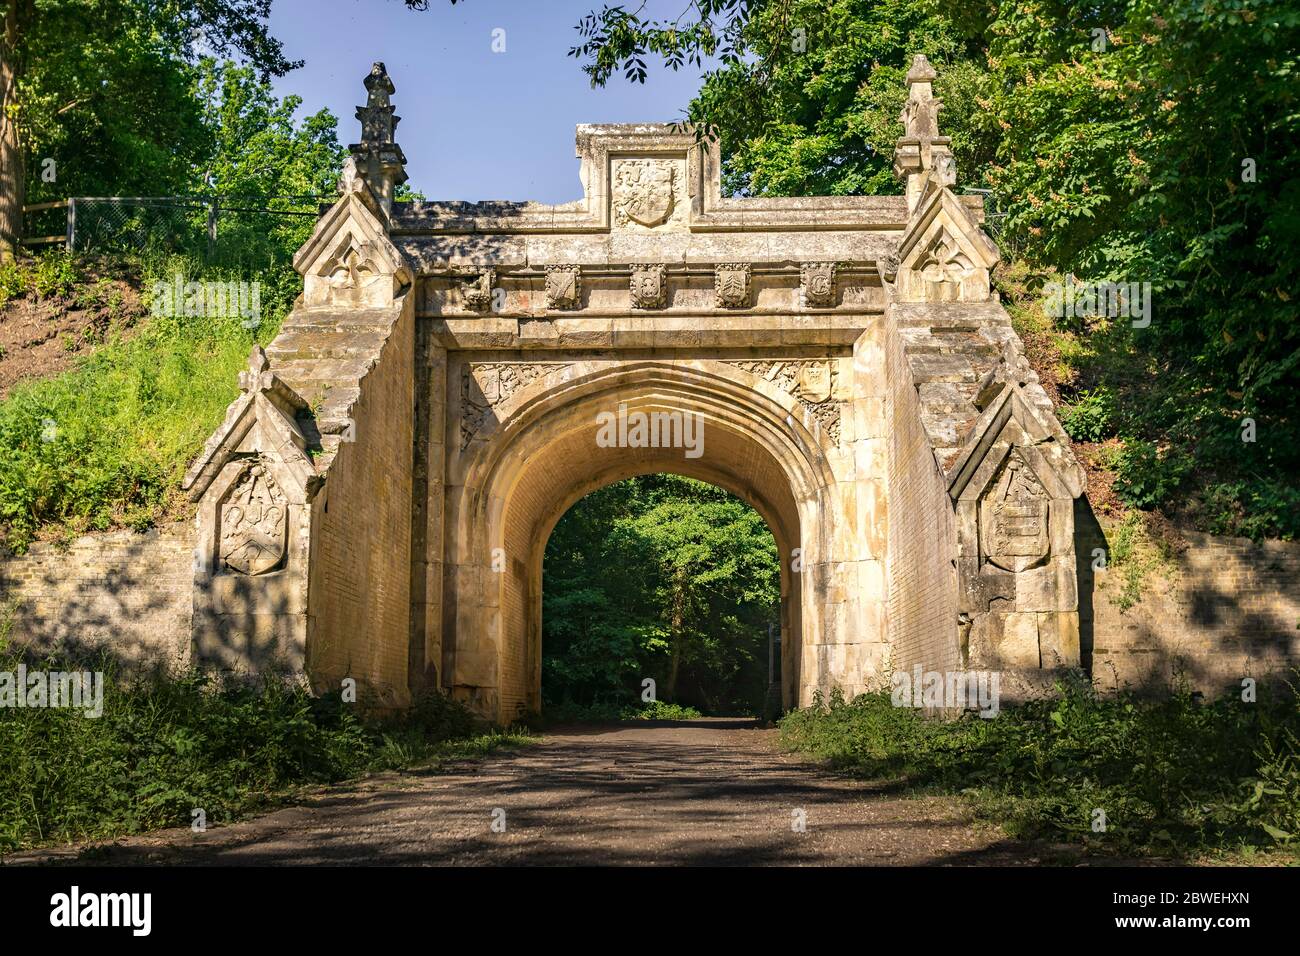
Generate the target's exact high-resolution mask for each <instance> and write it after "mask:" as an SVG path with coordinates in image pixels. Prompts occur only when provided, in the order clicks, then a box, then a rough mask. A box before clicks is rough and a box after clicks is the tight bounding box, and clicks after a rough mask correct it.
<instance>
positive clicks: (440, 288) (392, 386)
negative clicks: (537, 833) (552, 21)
mask: <svg viewBox="0 0 1300 956" xmlns="http://www.w3.org/2000/svg"><path fill="white" fill-rule="evenodd" d="M933 79H934V73H933V71H932V69H931V68H930V65H929V64H928V63H927V62H926V60H925V58H924V57H917V58H916V59H915V61H914V62H913V64H912V67H911V70H910V72H909V73H908V76H907V82H908V84H909V96H908V100H907V105H906V107H905V109H904V111H903V115H902V120H903V124H904V136H903V137H902V138H901V139H900V140H899V141H898V146H897V150H896V153H895V169H896V171H897V173H898V176H899V178H900V180H901V181H902V194H901V195H898V196H883V197H881V196H867V197H810V198H797V199H775V198H732V197H725V196H723V195H722V194H721V191H720V186H719V172H720V165H719V155H718V152H717V149H716V146H715V144H714V143H712V142H710V141H709V140H707V139H698V138H697V137H696V135H695V134H694V133H692V132H690V131H683V130H681V129H678V128H675V127H672V126H666V125H615V126H580V127H579V128H578V131H577V154H578V158H579V160H580V162H581V165H580V175H581V180H582V187H583V195H582V198H581V199H578V200H576V201H574V202H569V203H564V204H561V205H555V206H550V205H541V204H537V203H512V202H485V203H462V202H395V201H394V191H395V187H396V186H397V185H399V184H400V183H402V182H403V181H404V180H405V178H406V174H405V172H404V169H403V166H404V163H405V157H404V156H403V154H402V151H401V148H400V147H399V146H397V145H396V142H395V139H394V130H395V127H396V125H397V121H398V118H397V117H396V116H395V115H394V113H393V109H394V107H393V106H392V103H391V99H390V97H391V96H392V94H393V92H394V88H393V84H392V82H391V80H390V79H389V77H388V75H387V72H386V71H385V69H384V67H383V65H382V64H376V65H375V67H374V69H373V70H372V72H371V74H370V76H369V77H368V78H367V79H366V81H365V83H366V88H367V90H368V93H369V96H368V102H367V105H366V106H364V107H359V108H358V110H357V116H358V118H359V119H360V120H361V125H362V136H361V142H360V143H359V144H356V145H354V146H352V147H351V157H350V159H349V160H348V161H347V165H346V168H345V172H344V175H343V177H342V179H341V181H340V187H339V188H340V192H341V198H340V199H339V200H338V201H337V202H336V203H335V204H334V205H333V206H332V207H331V208H330V209H329V210H328V211H327V212H325V213H324V214H323V215H322V216H321V218H320V220H319V222H318V223H317V225H316V228H315V231H314V233H313V235H312V237H311V238H310V240H309V241H308V242H307V243H306V245H304V246H303V248H302V249H301V250H300V251H299V252H298V254H297V256H296V258H295V266H296V268H297V269H298V271H299V272H300V273H301V274H302V276H303V294H302V296H301V298H300V299H299V300H298V302H297V303H296V305H295V308H294V310H293V312H292V314H291V315H290V316H289V317H288V319H287V320H286V321H285V323H284V325H283V327H282V328H281V330H280V333H279V335H278V336H277V337H276V338H275V340H274V341H273V342H272V343H271V344H270V345H269V346H267V348H266V349H265V351H263V350H261V349H255V350H254V352H253V355H252V357H251V360H250V366H249V369H248V371H247V372H245V373H243V375H242V376H241V381H240V385H241V389H242V393H241V395H240V397H239V398H238V399H237V400H236V401H235V402H234V403H233V404H232V405H231V406H230V408H229V410H228V413H227V415H226V418H225V421H224V423H223V424H222V425H221V427H220V428H219V429H218V430H217V432H216V433H215V434H214V435H213V436H212V438H211V439H210V440H209V442H208V444H207V446H206V448H205V450H204V452H203V454H202V455H201V457H200V458H199V459H198V460H197V461H196V462H195V463H194V465H193V467H192V468H191V469H190V471H189V473H188V475H187V476H186V480H185V485H186V488H187V489H188V491H189V493H190V494H191V495H192V496H193V497H194V498H195V500H197V502H198V503H199V514H198V519H197V521H198V546H197V553H196V556H195V576H194V587H195V594H194V625H193V627H194V632H193V637H194V647H195V652H196V656H197V657H198V658H199V659H200V660H202V661H205V662H207V663H209V664H210V665H214V666H219V667H228V668H233V669H245V670H247V669H251V670H258V669H263V668H269V667H284V668H288V669H290V670H291V671H296V672H299V673H302V674H304V675H305V676H306V678H307V679H308V680H309V681H310V683H311V685H312V686H313V688H315V689H317V690H320V691H325V690H333V689H336V688H338V687H339V686H340V684H341V682H342V681H344V680H345V679H346V678H352V679H354V680H355V681H356V682H357V685H358V689H359V694H360V695H361V699H363V700H367V701H369V702H370V703H372V704H376V705H379V706H387V707H400V706H403V705H405V704H407V703H409V702H410V700H411V699H412V697H413V695H416V694H418V693H421V692H423V691H425V690H427V689H430V688H441V689H443V690H445V691H447V692H449V693H451V694H452V695H454V696H455V697H457V698H459V699H462V700H464V701H466V702H468V703H469V704H470V705H471V706H473V707H474V708H476V709H477V710H478V711H479V712H481V713H483V714H484V715H486V716H489V717H493V718H497V719H502V720H506V719H510V718H512V717H514V716H515V715H516V714H518V713H519V712H520V711H522V710H525V709H530V710H538V709H540V703H541V702H540V676H541V633H542V631H541V607H542V601H541V597H542V556H543V552H544V549H545V545H546V540H547V537H548V535H549V534H550V532H551V529H552V528H553V527H554V525H555V523H556V522H557V521H558V519H559V518H560V516H561V515H562V514H563V513H564V512H565V510H566V509H567V508H569V507H570V506H571V505H572V504H573V503H574V502H575V501H577V500H578V499H579V498H581V497H582V496H583V495H585V494H587V493H588V492H590V491H593V490H594V489H597V488H600V487H601V486H603V485H606V484H609V483H610V482H614V481H618V480H620V479H622V478H626V477H629V476H632V475H639V474H647V473H654V472H672V473H677V474H681V475H688V476H691V477H695V478H699V479H702V480H704V481H708V482H711V483H713V484H716V485H719V486H721V487H723V488H725V489H727V490H728V491H730V492H732V493H734V494H736V495H738V496H739V497H741V498H742V499H744V500H745V501H747V502H749V503H750V504H751V505H752V506H753V507H754V508H756V509H757V510H758V511H759V512H760V513H761V514H762V515H763V517H764V518H765V519H766V521H767V523H768V525H769V527H770V528H771V531H772V533H773V535H774V536H775V538H776V541H777V545H778V548H779V549H780V552H781V554H782V558H783V560H782V581H781V634H782V638H783V640H782V644H781V647H782V649H783V660H782V661H781V665H782V666H781V672H782V682H783V697H784V702H785V704H786V706H796V705H804V704H807V703H808V702H809V701H810V699H811V697H812V695H813V693H814V692H815V691H817V690H819V689H820V690H822V691H824V692H825V691H829V690H830V689H832V688H835V687H838V688H841V689H842V690H843V691H844V692H845V693H847V694H852V693H855V692H858V691H861V690H864V689H867V688H871V687H875V686H878V685H879V684H880V683H881V682H882V681H883V680H886V679H887V678H888V675H889V673H890V671H891V670H893V669H895V668H906V669H909V670H910V669H912V668H913V667H915V666H917V665H920V666H921V667H922V668H924V669H925V670H938V671H952V670H960V669H964V668H970V669H998V670H1000V671H1002V672H1003V674H1004V675H1010V677H1011V678H1012V684H1013V685H1014V683H1015V681H1016V680H1017V679H1018V680H1020V681H1021V682H1022V683H1023V684H1024V685H1033V684H1036V683H1040V682H1042V681H1043V680H1044V679H1048V678H1051V677H1052V676H1053V675H1054V674H1056V673H1058V672H1059V671H1060V669H1062V668H1072V667H1077V666H1079V664H1080V649H1079V614H1078V596H1077V574H1076V548H1075V528H1074V503H1075V499H1076V498H1077V497H1078V496H1079V495H1080V494H1081V492H1082V490H1083V484H1084V475H1083V472H1082V471H1081V469H1080V467H1079V465H1078V464H1077V462H1076V461H1075V459H1074V456H1073V454H1072V453H1071V450H1070V447H1069V441H1068V439H1067V437H1066V436H1065V434H1064V432H1063V431H1062V430H1061V427H1060V425H1059V424H1058V422H1057V420H1056V418H1055V416H1054V414H1053V410H1052V406H1051V402H1050V400H1049V399H1048V397H1047V395H1046V394H1045V393H1044V391H1043V389H1042V388H1041V387H1040V386H1039V385H1038V383H1037V380H1036V377H1035V375H1034V373H1033V372H1032V371H1031V370H1030V369H1029V367H1028V365H1027V363H1026V362H1025V360H1024V357H1023V355H1022V352H1021V343H1020V341H1019V339H1018V338H1017V336H1016V334H1015V332H1014V331H1013V330H1012V327H1011V322H1010V320H1009V318H1008V316H1007V313H1006V312H1005V311H1004V309H1003V308H1002V306H1001V305H1000V304H999V302H998V297H997V294H996V293H994V292H992V291H991V290H990V284H989V273H990V270H991V269H992V268H993V266H994V264H995V263H996V262H997V261H998V250H997V248H996V246H995V244H994V243H993V242H992V240H991V239H990V238H989V237H988V236H987V235H986V234H985V233H984V232H983V231H982V229H981V222H982V220H983V215H984V213H983V207H982V201H981V199H980V198H979V197H974V196H959V195H957V194H956V193H955V192H954V191H953V187H954V184H955V182H956V169H955V165H954V160H953V154H952V152H951V150H950V148H949V141H948V139H947V138H946V137H944V136H941V135H940V134H939V126H938V122H937V119H938V112H939V107H940V102H939V101H938V100H937V99H935V98H934V97H933V95H932V81H933ZM611 422H616V423H617V424H616V425H610V423H611ZM695 428H698V429H699V431H698V434H695V432H694V429H695ZM692 441H694V443H693V444H692V443H691V442H692ZM1003 686H1004V688H1005V687H1007V683H1006V677H1004V684H1003Z"/></svg>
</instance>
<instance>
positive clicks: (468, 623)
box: [444, 360, 843, 713]
mask: <svg viewBox="0 0 1300 956" xmlns="http://www.w3.org/2000/svg"><path fill="white" fill-rule="evenodd" d="M503 368H504V369H505V370H506V371H507V372H509V371H511V370H512V367H511V365H510V364H505V365H504V366H503V365H502V364H501V363H490V364H475V363H467V364H466V366H465V367H464V369H463V371H462V374H463V375H465V376H469V377H471V378H474V377H475V376H477V377H480V378H481V377H483V376H491V375H500V374H501V372H502V370H503ZM515 374H518V373H517V372H516V373H515ZM764 384H766V383H764ZM614 409H622V410H624V411H625V413H626V414H627V415H628V416H629V417H630V416H635V415H636V414H637V413H645V414H647V415H649V414H653V413H662V414H664V415H678V416H681V415H693V416H698V419H697V421H699V422H700V423H701V425H702V431H701V437H702V439H703V442H702V445H703V447H702V448H700V449H698V450H699V451H700V452H701V454H699V456H698V457H688V456H687V455H686V454H685V449H683V448H671V447H640V448H635V447H601V446H600V445H599V444H598V443H597V433H598V431H599V427H598V425H597V417H598V416H599V415H601V414H602V413H606V412H612V410H614ZM497 414H498V415H499V417H494V418H493V420H492V423H491V425H490V426H489V427H487V428H486V429H485V430H484V432H485V433H484V434H480V435H476V436H475V441H474V442H473V443H472V444H473V448H472V451H471V450H469V449H467V454H466V456H465V460H464V462H463V463H461V464H458V465H457V466H454V467H453V470H452V475H453V478H460V479H461V483H459V484H458V485H453V491H452V493H451V495H450V497H449V506H450V509H451V510H450V512H449V514H450V515H452V516H454V521H455V534H454V535H453V536H452V537H451V539H450V542H451V546H450V548H449V551H448V556H447V557H448V563H449V566H450V568H452V569H453V573H454V574H456V576H457V578H458V579H460V580H467V581H469V582H472V583H471V584H470V585H469V586H468V587H464V588H459V587H458V589H457V591H456V594H455V595H454V602H455V603H454V607H453V609H452V610H451V612H450V616H451V625H450V627H448V628H447V629H445V631H444V641H446V640H447V637H448V636H450V637H451V638H452V640H451V641H450V642H449V643H448V644H447V645H446V646H445V647H444V662H445V666H446V673H447V674H448V676H449V679H448V680H447V682H446V683H447V686H448V687H449V688H450V689H451V690H452V692H453V693H455V694H457V695H459V696H463V697H465V698H466V699H469V700H472V701H476V702H477V703H478V704H479V705H480V706H481V707H482V709H484V710H485V711H494V712H501V713H509V712H511V711H513V710H516V709H518V708H520V707H523V708H526V709H534V710H535V709H538V707H539V704H540V698H539V693H540V634H541V631H540V627H541V570H542V557H543V551H544V548H545V544H546V541H547V539H548V538H549V536H550V532H551V530H552V528H553V527H554V526H555V523H556V522H557V521H558V520H559V519H560V517H561V516H562V515H563V514H564V512H565V511H567V510H568V509H569V507H570V506H571V505H572V504H573V503H574V502H576V501H577V500H578V499H579V498H581V497H583V496H584V495H586V494H588V493H589V492H591V491H593V490H595V489H596V488H599V487H603V486H604V485H607V484H610V483H612V482H614V481H618V480H621V479H622V478H627V477H631V476H632V475H637V474H648V473H653V472H672V473H675V474H681V475H685V476H687V477H693V478H699V479H701V480H703V481H707V482H710V483H711V484H715V485H717V486H719V487H721V488H724V489H726V490H728V491H730V492H732V493H733V494H735V495H737V497H740V498H741V499H743V500H745V501H747V502H748V503H750V504H751V505H752V506H753V507H754V508H755V509H756V510H757V511H758V512H759V513H760V514H761V515H762V516H763V518H764V520H765V521H766V522H767V524H768V527H769V528H770V529H771V531H772V533H773V536H774V537H775V539H776V541H777V547H778V551H779V553H780V554H781V555H782V557H783V560H782V589H781V590H782V615H781V617H782V628H783V630H782V638H783V643H782V649H783V654H784V655H785V658H784V660H783V661H782V664H783V667H782V672H783V680H784V687H783V697H784V699H785V701H786V703H787V706H795V705H796V704H797V703H798V701H799V700H800V699H801V698H803V699H806V698H807V696H808V693H801V681H802V679H805V678H806V679H808V680H810V681H812V680H815V663H814V662H808V663H807V664H805V662H804V660H803V654H802V649H803V648H804V647H812V646H816V645H817V644H818V643H819V634H818V627H819V625H820V620H821V618H820V614H819V609H820V607H821V606H822V604H823V602H822V600H821V599H819V597H818V596H817V595H816V594H815V593H812V594H807V593H806V591H807V590H808V589H807V588H805V586H804V579H805V576H804V575H803V574H802V573H800V572H801V571H802V568H803V566H804V565H805V563H806V564H807V565H808V566H810V567H814V566H821V565H822V564H823V563H824V562H826V561H827V560H828V558H829V551H830V549H831V544H830V542H829V541H828V540H826V539H825V537H824V536H823V535H821V534H819V533H818V529H825V528H833V527H835V526H837V525H839V524H841V523H842V521H843V516H842V514H840V513H839V506H838V502H837V500H836V491H835V485H836V477H835V474H834V471H833V469H832V467H831V465H830V462H829V461H828V459H827V456H826V453H825V450H824V449H823V447H822V444H821V442H822V441H823V440H824V438H823V436H822V435H821V429H820V428H819V427H817V426H816V425H815V424H814V423H811V422H810V423H809V424H812V425H813V427H812V429H810V428H809V427H807V426H806V425H805V424H804V423H803V421H802V418H803V417H804V412H803V410H802V409H801V408H800V407H799V403H798V402H797V400H796V399H794V398H793V397H792V396H790V395H789V394H788V393H785V392H783V391H778V390H776V389H774V388H770V387H769V388H766V389H765V388H763V387H761V386H760V385H758V383H756V382H755V380H754V374H753V373H752V372H749V371H746V370H744V369H743V368H739V367H736V366H733V365H728V364H726V363H723V362H717V361H709V360H705V361H693V362H689V363H687V362H681V361H677V362H671V361H662V360H661V361H649V360H647V361H626V362H620V361H617V360H604V361H600V360H595V361H592V360H587V361H579V362H574V363H572V364H557V363H552V366H551V367H550V370H549V371H547V372H546V373H544V374H542V375H541V376H540V377H538V378H537V379H535V380H534V381H533V382H532V383H531V384H530V385H529V386H528V387H526V388H524V389H521V390H520V391H519V392H518V393H517V394H514V395H512V396H511V398H510V400H509V401H508V402H505V403H502V404H501V406H500V407H499V409H498V410H497ZM466 570H469V571H470V572H471V573H469V574H462V572H464V571H466ZM823 597H824V596H823ZM805 601H806V602H807V604H806V606H805ZM800 675H805V678H801V676H800ZM498 698H499V699H498Z"/></svg>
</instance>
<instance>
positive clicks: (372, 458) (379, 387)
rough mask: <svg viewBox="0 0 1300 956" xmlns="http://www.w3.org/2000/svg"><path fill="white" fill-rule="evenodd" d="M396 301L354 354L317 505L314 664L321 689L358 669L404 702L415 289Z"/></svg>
mask: <svg viewBox="0 0 1300 956" xmlns="http://www.w3.org/2000/svg"><path fill="white" fill-rule="evenodd" d="M394 308H395V310H396V314H393V315H391V316H390V319H389V321H388V324H387V327H386V329H385V332H386V335H385V338H384V339H383V340H382V345H381V346H380V347H379V348H377V349H374V350H373V352H372V353H371V354H369V355H368V356H367V354H366V353H365V352H361V353H360V358H355V357H354V358H352V359H350V361H353V362H356V363H358V364H363V365H364V366H367V368H366V371H365V372H364V374H363V375H362V376H361V378H360V379H359V381H358V389H357V391H358V396H359V397H358V398H357V399H356V401H355V402H354V403H352V404H351V405H350V406H349V416H350V421H351V428H350V429H349V431H348V433H347V434H348V438H347V440H345V441H343V442H342V443H340V444H339V446H338V451H337V453H336V455H335V458H334V460H333V461H332V463H331V464H330V466H329V472H328V479H327V481H326V483H325V487H324V490H323V491H322V492H321V493H320V494H319V495H318V496H317V498H316V500H315V501H314V502H313V505H312V527H313V531H314V535H315V540H314V541H313V545H312V553H311V560H310V571H309V575H310V580H309V584H308V593H309V595H310V598H309V607H310V612H309V615H308V624H307V627H308V653H307V673H308V675H309V676H310V678H311V681H312V686H313V688H315V689H317V690H318V691H321V690H328V689H334V688H337V687H338V686H339V682H340V681H341V680H342V679H343V678H345V677H351V678H353V679H355V680H356V681H357V684H358V687H359V688H361V690H360V691H359V693H361V694H363V695H364V696H365V697H366V698H367V700H368V702H370V703H374V704H378V705H380V706H395V707H400V706H405V705H406V704H407V703H409V700H410V675H409V654H410V637H411V634H410V620H411V515H412V464H413V456H414V447H415V411H414V410H415V313H414V310H413V309H412V308H411V299H410V297H409V296H408V297H406V298H404V299H402V300H401V303H400V304H399V305H398V306H396V307H394ZM392 311H393V310H390V313H391V312H392ZM381 325H382V323H381ZM303 387H304V388H305V386H303ZM418 676H419V677H421V678H422V676H423V675H418ZM359 699H360V698H359Z"/></svg>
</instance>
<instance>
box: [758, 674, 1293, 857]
mask: <svg viewBox="0 0 1300 956" xmlns="http://www.w3.org/2000/svg"><path fill="white" fill-rule="evenodd" d="M1059 691H1060V693H1061V696H1060V697H1059V699H1054V700H1045V701H1038V702H1034V703H1030V704H1026V705H1024V706H1021V707H1016V708H1003V709H1002V710H1001V711H1000V712H999V714H998V715H997V716H996V717H994V718H991V719H985V718H980V717H976V716H973V715H967V716H966V717H963V718H962V719H959V720H956V721H938V720H931V719H927V718H925V717H924V716H922V715H921V713H920V712H919V711H917V710H914V709H912V708H907V707H894V706H892V705H891V702H890V697H889V694H888V693H877V694H864V695H860V696H858V697H857V698H855V699H854V700H853V702H852V703H844V702H843V701H842V699H841V700H840V701H838V702H837V701H832V702H830V704H829V706H827V705H820V706H817V707H813V708H809V709H805V710H802V711H796V712H795V713H793V714H791V715H789V716H787V717H786V718H785V719H784V720H783V721H782V723H781V735H782V740H783V742H784V744H785V745H786V746H788V747H791V748H793V749H798V750H803V751H807V752H809V753H811V754H814V755H816V756H818V757H821V758H823V759H826V760H828V761H829V762H830V763H831V765H832V766H834V767H837V768H840V769H844V770H847V771H850V772H852V773H854V774H858V775H861V776H864V777H869V778H872V779H888V780H892V779H897V778H900V777H901V778H903V779H904V780H905V782H906V784H907V785H908V786H909V787H910V788H912V789H914V790H917V791H923V792H941V793H960V794H962V795H963V796H965V797H967V798H968V799H969V800H970V801H971V802H972V803H973V805H974V806H975V808H976V809H977V811H978V812H979V813H980V815H982V816H985V817H987V818H989V819H993V820H999V821H1001V822H1003V823H1004V825H1005V826H1006V827H1007V828H1008V830H1009V831H1010V832H1011V833H1012V834H1013V835H1016V836H1023V837H1041V838H1046V839H1051V840H1069V841H1079V842H1083V843H1086V844H1088V845H1089V846H1091V847H1095V848H1099V849H1104V850H1108V851H1116V852H1134V851H1146V852H1153V853H1159V854H1166V855H1167V854H1182V853H1191V852H1199V851H1212V850H1222V849H1233V848H1238V847H1241V846H1255V847H1268V846H1273V845H1274V844H1275V843H1277V842H1289V841H1290V840H1291V839H1293V837H1294V836H1295V835H1296V834H1297V833H1300V829H1298V828H1297V824H1298V823H1300V800H1297V799H1296V795H1297V788H1298V787H1300V764H1298V761H1300V746H1298V741H1297V738H1296V733H1297V730H1300V699H1298V698H1297V695H1296V693H1295V691H1294V689H1291V688H1289V687H1285V688H1281V689H1277V690H1269V689H1261V694H1260V699H1259V701H1258V702H1256V703H1244V702H1242V701H1241V699H1240V697H1239V696H1237V695H1233V694H1229V695H1227V696H1224V697H1223V698H1221V699H1219V700H1217V701H1215V702H1213V703H1210V704H1206V703H1202V702H1200V701H1199V700H1198V699H1197V698H1196V697H1194V696H1192V695H1190V694H1188V693H1186V692H1182V691H1179V692H1175V693H1173V694H1172V695H1171V696H1169V697H1167V698H1164V699H1160V700H1152V699H1150V698H1136V697H1131V696H1128V695H1119V696H1113V697H1105V696H1101V695H1099V694H1097V693H1095V692H1094V691H1093V689H1092V688H1091V687H1088V686H1086V685H1076V684H1071V685H1068V686H1065V685H1063V686H1061V687H1060V688H1059ZM1097 809H1100V810H1103V811H1104V812H1105V815H1106V831H1105V832H1104V833H1094V832H1093V830H1092V823H1093V811H1094V810H1097Z"/></svg>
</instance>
